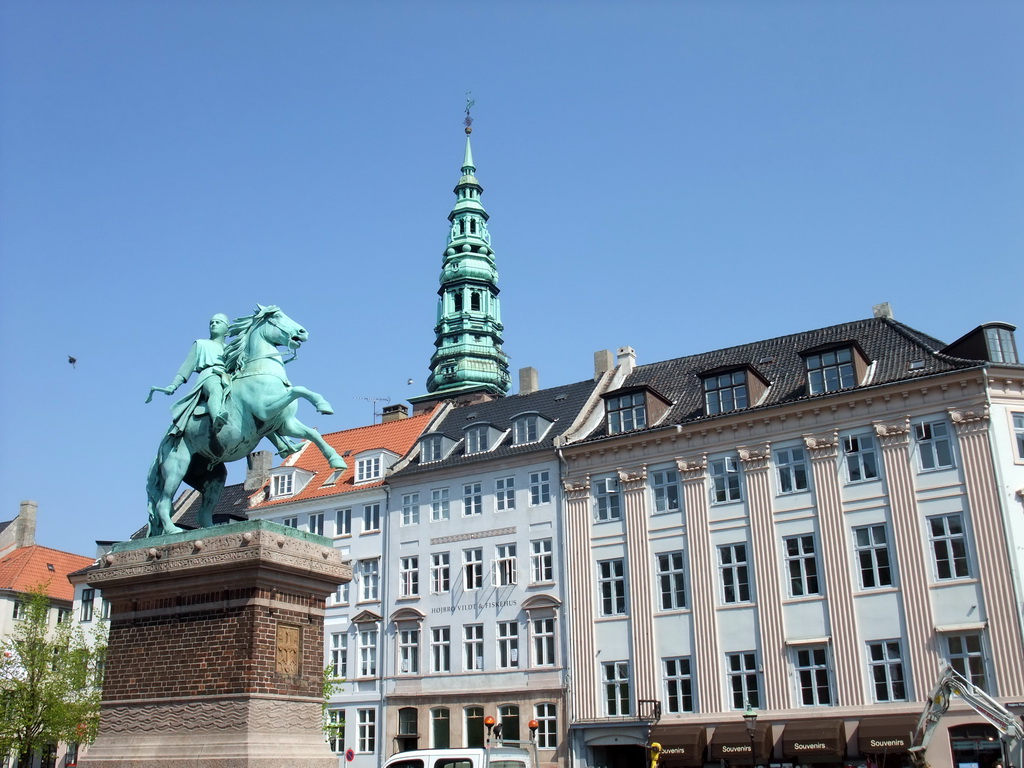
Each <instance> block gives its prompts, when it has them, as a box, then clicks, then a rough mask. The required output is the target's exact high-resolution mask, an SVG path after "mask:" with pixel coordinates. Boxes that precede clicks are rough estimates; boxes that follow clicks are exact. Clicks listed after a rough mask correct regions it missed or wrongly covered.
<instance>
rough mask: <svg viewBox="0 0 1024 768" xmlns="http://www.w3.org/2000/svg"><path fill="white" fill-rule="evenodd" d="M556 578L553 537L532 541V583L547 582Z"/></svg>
mask: <svg viewBox="0 0 1024 768" xmlns="http://www.w3.org/2000/svg"><path fill="white" fill-rule="evenodd" d="M554 580H555V567H554V554H553V550H552V544H551V539H534V540H533V541H531V542H530V583H531V584H546V583H548V582H550V581H554Z"/></svg>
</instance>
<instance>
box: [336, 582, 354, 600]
mask: <svg viewBox="0 0 1024 768" xmlns="http://www.w3.org/2000/svg"><path fill="white" fill-rule="evenodd" d="M351 583H352V582H350V581H346V582H345V583H344V584H339V585H338V586H337V587H336V588H335V590H334V596H333V603H334V605H348V600H349V585H350V584H351Z"/></svg>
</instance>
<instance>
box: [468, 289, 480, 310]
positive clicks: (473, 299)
mask: <svg viewBox="0 0 1024 768" xmlns="http://www.w3.org/2000/svg"><path fill="white" fill-rule="evenodd" d="M469 308H470V309H471V310H473V311H474V312H479V311H480V292H479V291H473V292H472V293H471V294H470V295H469Z"/></svg>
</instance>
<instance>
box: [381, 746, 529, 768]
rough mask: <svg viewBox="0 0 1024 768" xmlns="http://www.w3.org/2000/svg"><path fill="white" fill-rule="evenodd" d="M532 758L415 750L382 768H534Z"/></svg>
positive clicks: (512, 751)
mask: <svg viewBox="0 0 1024 768" xmlns="http://www.w3.org/2000/svg"><path fill="white" fill-rule="evenodd" d="M535 765H536V764H535V763H534V762H533V757H532V756H531V755H530V753H529V752H527V751H526V750H525V749H519V748H517V747H491V748H490V749H479V748H471V747H467V748H466V749H414V750H412V751H410V752H399V753H398V754H397V755H394V756H393V757H390V758H388V761H387V762H386V763H384V768H535Z"/></svg>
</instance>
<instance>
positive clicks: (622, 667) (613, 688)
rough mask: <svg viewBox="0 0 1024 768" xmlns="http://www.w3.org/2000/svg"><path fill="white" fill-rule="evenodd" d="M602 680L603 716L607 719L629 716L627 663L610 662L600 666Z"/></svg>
mask: <svg viewBox="0 0 1024 768" xmlns="http://www.w3.org/2000/svg"><path fill="white" fill-rule="evenodd" d="M601 669H602V676H603V678H604V701H605V714H606V715H608V716H609V717H617V716H623V715H629V714H630V713H631V712H632V710H631V708H630V700H629V662H628V661H610V662H605V663H604V664H602V665H601Z"/></svg>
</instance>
